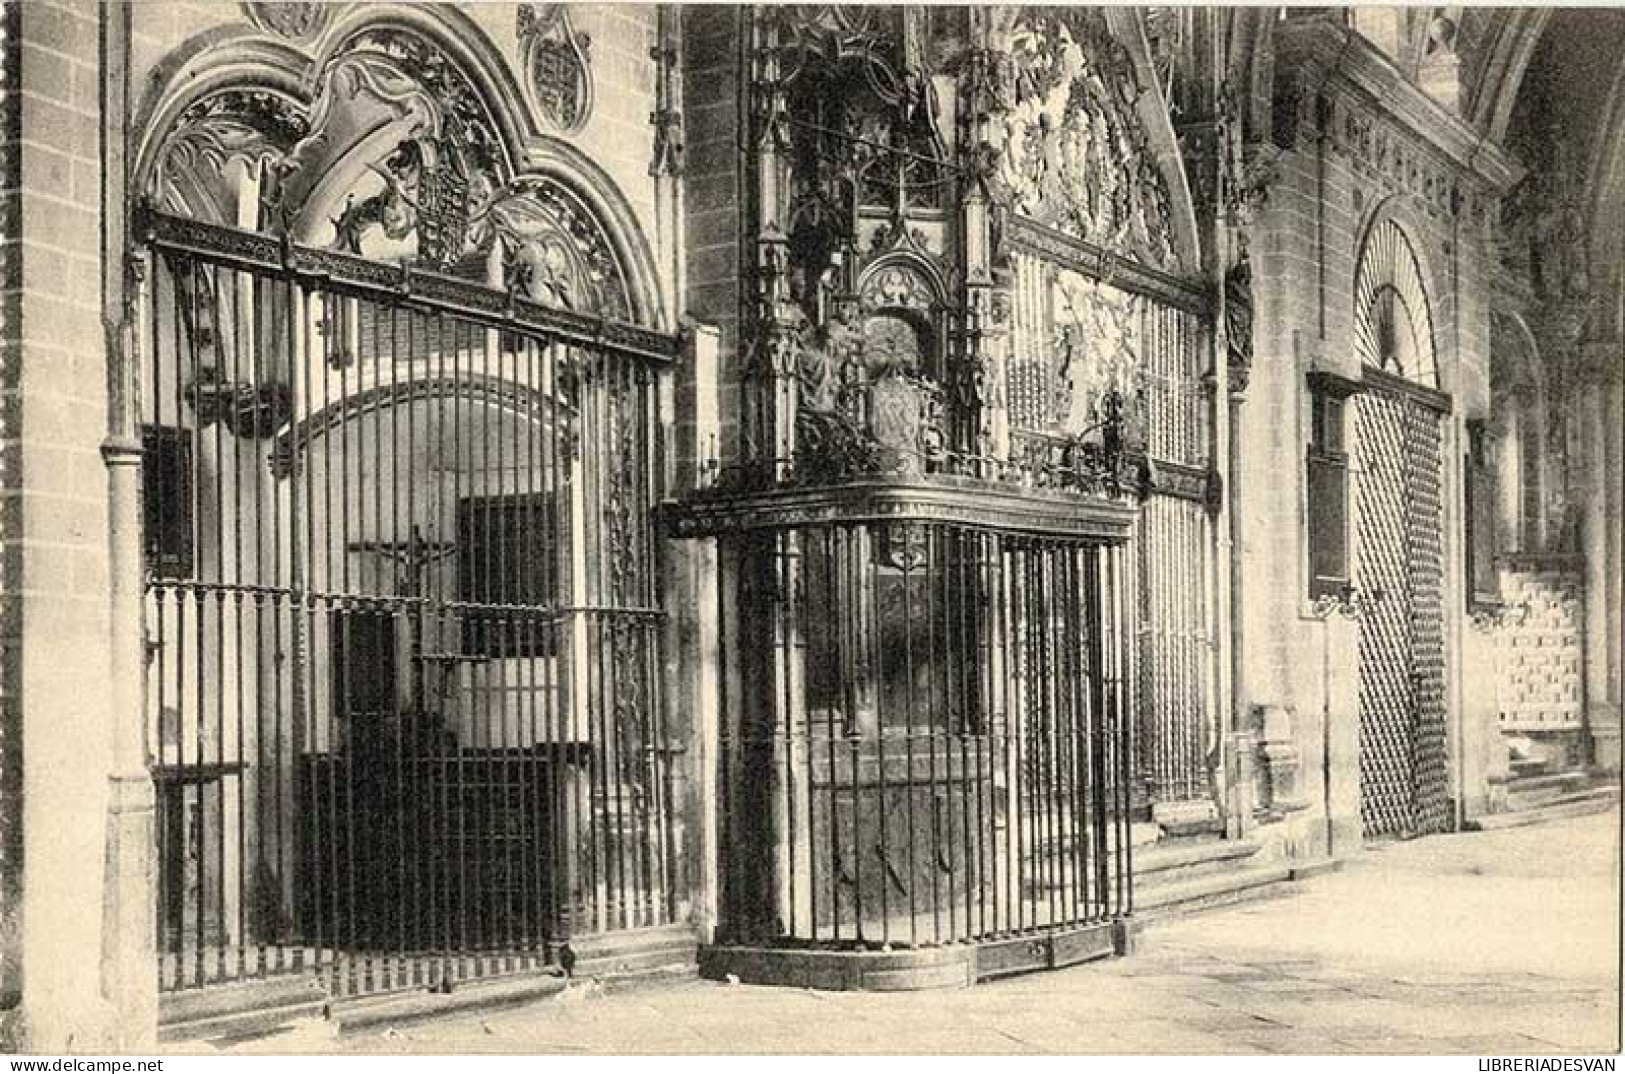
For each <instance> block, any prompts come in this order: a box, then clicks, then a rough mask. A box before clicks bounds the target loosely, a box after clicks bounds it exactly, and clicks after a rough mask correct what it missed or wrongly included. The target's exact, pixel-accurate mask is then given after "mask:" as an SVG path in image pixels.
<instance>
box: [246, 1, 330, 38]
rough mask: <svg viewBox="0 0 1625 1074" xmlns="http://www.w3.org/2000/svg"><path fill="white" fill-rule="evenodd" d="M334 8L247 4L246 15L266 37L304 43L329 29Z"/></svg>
mask: <svg viewBox="0 0 1625 1074" xmlns="http://www.w3.org/2000/svg"><path fill="white" fill-rule="evenodd" d="M335 7H336V5H334V4H329V3H317V2H316V0H244V3H243V13H244V14H245V15H247V16H248V21H249V22H252V23H253V24H254V25H255V26H257V27H259V28H260V29H261V30H264V31H265V32H266V33H271V34H276V35H277V36H278V37H285V38H288V39H289V40H290V41H302V40H304V39H306V38H310V37H314V36H316V34H318V33H320V32H321V30H322V29H323V28H324V27H326V26H327V23H328V20H329V19H330V18H331V17H332V14H333V11H334V9H335Z"/></svg>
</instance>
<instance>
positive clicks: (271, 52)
mask: <svg viewBox="0 0 1625 1074" xmlns="http://www.w3.org/2000/svg"><path fill="white" fill-rule="evenodd" d="M309 73H310V58H309V57H308V56H307V55H306V54H305V53H303V52H301V51H299V50H298V49H296V48H294V47H293V46H291V45H289V44H288V43H287V42H285V41H282V40H280V39H271V38H265V37H259V36H254V34H253V32H252V31H251V30H249V29H247V28H245V27H241V26H231V27H222V28H219V29H217V30H211V31H209V32H207V33H204V34H200V35H199V36H198V37H196V38H194V39H192V40H191V41H188V42H187V43H186V44H184V45H182V46H181V47H180V48H178V49H176V50H175V51H174V52H173V53H171V54H170V56H168V57H167V58H166V59H165V60H164V61H163V62H161V63H160V64H159V65H158V66H157V67H156V68H155V69H154V71H153V76H152V78H151V80H150V81H149V82H148V88H147V92H146V93H145V95H144V96H143V98H142V100H141V102H140V103H139V104H138V105H137V107H136V111H135V119H134V126H133V129H134V130H135V131H136V138H135V145H134V150H135V152H134V155H133V159H134V166H133V168H132V170H131V181H132V186H133V188H134V190H135V191H136V192H137V195H138V196H143V197H150V198H153V199H154V201H155V203H159V204H161V202H158V198H157V194H158V189H157V186H156V183H157V181H158V174H157V173H158V171H159V169H160V167H161V162H162V158H163V156H164V154H165V152H166V148H167V146H168V144H169V143H170V141H171V139H172V138H173V137H174V135H175V134H176V132H177V130H178V129H179V128H180V127H181V125H182V123H183V122H184V120H185V117H186V116H187V114H188V113H189V112H190V111H191V110H193V109H195V108H197V107H199V106H200V105H202V104H204V103H205V102H207V101H208V100H209V99H210V98H213V97H217V96H219V95H221V94H226V93H233V92H238V93H268V94H274V95H277V96H279V97H281V98H283V99H284V100H286V101H288V102H289V103H290V104H293V105H297V106H298V108H299V109H301V110H308V108H309V104H310V85H309ZM285 148H291V146H289V147H285ZM217 222H220V223H227V222H234V221H217Z"/></svg>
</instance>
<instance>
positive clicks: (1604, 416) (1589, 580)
mask: <svg viewBox="0 0 1625 1074" xmlns="http://www.w3.org/2000/svg"><path fill="white" fill-rule="evenodd" d="M1594 346H1595V347H1596V351H1595V353H1594V354H1593V355H1592V356H1591V359H1590V361H1588V362H1587V363H1586V365H1587V368H1588V369H1590V370H1593V371H1595V372H1597V373H1599V374H1602V375H1599V376H1596V377H1594V379H1593V383H1592V385H1591V388H1590V390H1588V391H1587V392H1585V393H1584V398H1585V400H1586V402H1585V405H1584V408H1583V413H1582V414H1581V416H1580V421H1582V422H1583V423H1584V428H1585V443H1586V453H1587V455H1588V458H1587V459H1586V464H1587V470H1588V471H1589V474H1588V477H1589V481H1588V482H1587V485H1586V495H1585V503H1584V516H1583V522H1582V525H1581V530H1580V540H1581V553H1582V556H1583V559H1584V563H1585V566H1584V570H1585V592H1586V618H1585V702H1586V714H1585V719H1586V730H1587V732H1588V737H1589V738H1590V760H1591V762H1592V764H1594V765H1595V766H1596V767H1598V768H1600V769H1602V770H1603V771H1605V772H1618V771H1619V769H1620V722H1621V721H1620V718H1621V704H1622V697H1621V686H1620V679H1621V667H1620V665H1621V661H1622V660H1625V656H1622V654H1621V646H1622V645H1625V639H1622V638H1621V635H1620V630H1621V614H1622V610H1621V607H1620V574H1621V573H1622V563H1621V558H1622V557H1621V528H1622V526H1625V503H1622V502H1621V501H1622V499H1625V491H1622V487H1621V486H1622V485H1625V450H1622V444H1621V440H1622V434H1621V429H1620V421H1619V414H1620V408H1621V407H1622V406H1625V391H1622V388H1621V381H1620V378H1619V372H1618V363H1619V360H1620V359H1619V354H1620V348H1621V344H1620V342H1619V341H1604V342H1601V343H1598V344H1595V345H1594ZM1610 348H1611V351H1610Z"/></svg>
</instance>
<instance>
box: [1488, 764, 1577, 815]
mask: <svg viewBox="0 0 1625 1074" xmlns="http://www.w3.org/2000/svg"><path fill="white" fill-rule="evenodd" d="M1589 783H1590V777H1589V776H1587V775H1586V774H1585V773H1584V772H1556V773H1553V774H1551V775H1545V776H1524V777H1521V778H1518V779H1513V780H1509V781H1508V782H1507V785H1506V796H1507V811H1508V812H1511V811H1513V810H1519V809H1533V808H1538V807H1540V806H1543V805H1547V804H1549V803H1551V802H1553V801H1555V800H1556V799H1558V798H1561V797H1563V796H1565V795H1568V794H1572V793H1574V792H1575V791H1578V790H1582V789H1584V788H1585V787H1586V786H1587V784H1589Z"/></svg>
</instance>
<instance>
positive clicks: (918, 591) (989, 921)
mask: <svg viewBox="0 0 1625 1074" xmlns="http://www.w3.org/2000/svg"><path fill="white" fill-rule="evenodd" d="M730 545H731V555H732V556H733V557H734V562H736V563H737V570H736V572H735V575H734V579H733V582H732V590H733V591H732V593H731V594H725V595H724V599H725V600H726V601H728V605H729V606H731V607H734V608H737V609H738V613H739V614H738V615H737V617H730V616H729V615H728V614H727V610H726V608H725V610H724V615H723V624H724V629H725V630H726V631H728V632H729V633H731V634H733V635H735V636H734V637H729V638H724V639H723V643H724V649H723V651H725V652H727V651H734V652H737V654H738V656H737V658H736V661H735V663H734V666H733V667H732V668H731V669H730V675H729V678H728V685H727V690H726V697H725V726H724V730H723V735H722V743H721V745H722V750H721V757H722V761H721V771H720V780H719V790H720V795H719V797H720V830H721V853H722V860H721V863H720V869H721V878H722V888H723V895H722V915H721V916H722V921H721V937H722V939H723V940H724V942H739V943H743V942H771V943H774V944H776V945H781V946H782V945H784V944H786V943H791V944H797V943H799V944H807V945H822V946H836V947H842V946H846V947H864V946H872V947H880V946H883V945H892V946H905V945H906V946H921V945H933V944H942V943H950V942H956V941H968V940H979V939H987V938H992V937H995V936H1005V935H1010V934H1019V933H1021V932H1024V931H1028V930H1038V929H1047V928H1054V927H1058V926H1068V925H1084V924H1091V923H1096V922H1103V921H1107V920H1110V919H1112V918H1114V917H1117V916H1120V915H1122V914H1124V913H1127V912H1129V911H1130V909H1131V903H1130V893H1129V889H1128V877H1129V876H1130V875H1131V871H1130V870H1131V863H1130V860H1129V855H1130V847H1129V842H1128V838H1127V833H1128V811H1129V802H1128V797H1129V778H1128V775H1129V772H1130V756H1129V752H1130V734H1129V729H1128V724H1129V717H1128V715H1127V711H1128V710H1127V706H1126V690H1127V684H1126V672H1125V663H1126V660H1125V658H1126V655H1127V646H1128V645H1129V635H1128V628H1127V626H1126V621H1127V620H1126V617H1127V615H1128V614H1129V611H1128V609H1127V608H1126V606H1125V603H1124V601H1123V600H1122V599H1121V596H1120V594H1121V585H1122V575H1123V572H1124V570H1125V565H1124V563H1123V553H1122V550H1121V546H1109V545H1105V544H1099V543H1092V542H1088V541H1083V540H1078V539H1072V538H1067V539H1061V538H1049V537H1036V536H1026V535H1018V534H1011V533H1005V532H996V531H992V530H986V529H982V528H978V527H972V526H965V525H958V524H947V523H934V522H933V523H927V522H885V523H878V522H859V521H854V522H839V523H826V524H817V525H809V526H802V527H797V528H793V529H780V530H768V531H757V532H756V533H754V534H751V535H746V536H742V537H735V538H732V539H730Z"/></svg>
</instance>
